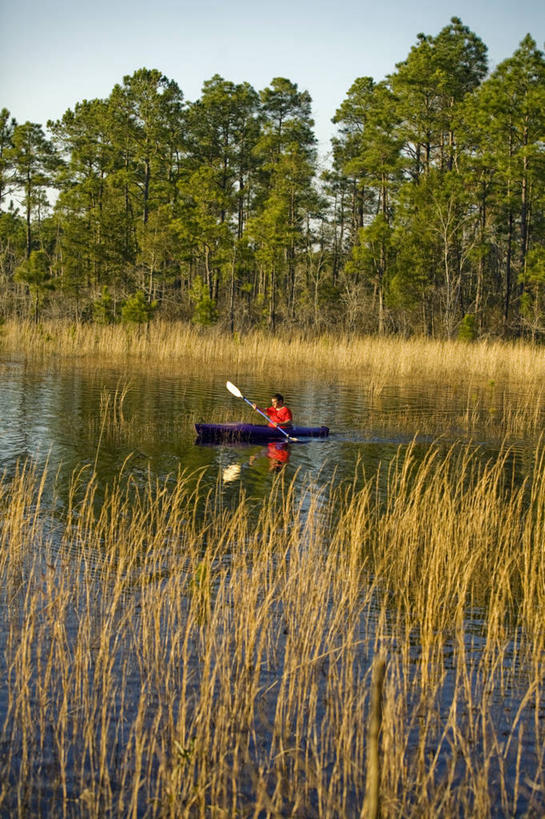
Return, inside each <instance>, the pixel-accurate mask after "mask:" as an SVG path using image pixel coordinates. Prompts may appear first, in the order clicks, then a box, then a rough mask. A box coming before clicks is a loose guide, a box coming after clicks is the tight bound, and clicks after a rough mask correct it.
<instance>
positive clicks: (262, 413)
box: [225, 381, 298, 441]
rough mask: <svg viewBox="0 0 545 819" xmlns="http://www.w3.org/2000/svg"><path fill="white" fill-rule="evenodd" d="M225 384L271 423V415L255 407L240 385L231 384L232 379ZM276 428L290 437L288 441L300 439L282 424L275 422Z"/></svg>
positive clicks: (231, 391)
mask: <svg viewBox="0 0 545 819" xmlns="http://www.w3.org/2000/svg"><path fill="white" fill-rule="evenodd" d="M225 386H226V387H227V389H228V390H229V392H230V393H231V395H234V396H235V398H242V400H243V401H246V403H247V404H248V406H250V407H251V408H252V409H255V411H256V412H258V413H259V414H260V415H262V416H263V418H265V419H266V420H267V421H268V422H269V423H270V422H271V419H270V418H269V416H268V415H265V413H264V412H262V411H261V410H260V409H259V407H255V406H254V403H253V401H250V400H249V399H248V398H246V396H244V395H242V393H241V391H240V390H239V388H238V387H235V385H234V384H231V382H230V381H226V383H225ZM273 423H274V422H273ZM274 428H275V429H278V430H280V432H281V433H282V435H285V436H286V438H287V439H288V441H297V440H298V438H294V437H293V436H292V435H288V433H287V432H286V430H285V429H282V427H281V426H279V425H278V424H275V425H274Z"/></svg>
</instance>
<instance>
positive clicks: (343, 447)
mask: <svg viewBox="0 0 545 819" xmlns="http://www.w3.org/2000/svg"><path fill="white" fill-rule="evenodd" d="M227 379H229V380H232V381H234V382H235V383H236V384H237V385H238V386H239V388H240V389H241V390H242V391H243V392H244V393H245V394H246V395H247V396H248V397H249V398H251V399H252V400H255V401H256V402H258V403H259V404H260V405H262V406H267V404H268V399H269V397H270V395H271V394H272V393H273V392H276V391H281V392H283V393H284V395H285V398H286V403H288V404H289V406H290V407H291V409H292V411H293V414H294V418H295V421H296V423H298V424H301V425H322V424H325V425H327V426H328V427H329V428H330V430H331V435H330V437H329V438H328V439H327V440H311V441H308V442H303V443H293V444H290V445H289V446H288V447H280V448H278V447H276V446H273V447H268V446H259V445H222V446H212V445H200V444H199V443H198V442H197V441H196V435H195V430H194V423H195V422H196V421H199V420H203V421H238V420H245V421H255V422H259V420H260V419H259V417H258V416H257V415H256V414H255V413H253V412H252V410H251V409H250V408H249V407H247V406H246V405H245V404H244V403H243V402H242V401H240V400H237V399H235V398H233V396H231V395H230V393H228V392H227V390H226V388H225V382H226V380H227ZM505 398H506V394H504V393H503V392H502V391H501V388H500V387H497V386H495V385H494V386H493V387H492V386H490V385H481V386H479V387H474V386H468V385H467V384H458V385H437V384H426V383H403V384H395V383H394V384H387V383H385V384H382V385H380V388H377V386H376V385H369V384H367V383H366V382H365V380H363V379H361V378H345V379H344V380H337V381H335V382H333V381H332V382H327V381H324V379H323V378H322V377H318V376H315V375H313V373H309V372H306V373H304V374H300V373H299V374H295V373H292V372H278V373H271V374H270V376H269V377H267V378H256V377H255V376H253V375H252V373H250V372H246V373H244V372H242V373H229V372H215V373H212V372H206V373H202V372H201V373H196V372H194V373H190V374H182V373H180V372H176V371H174V369H173V371H172V372H166V371H164V370H162V371H161V372H154V370H153V367H152V366H150V368H149V369H147V370H146V369H144V370H142V368H141V367H139V368H138V369H135V370H134V371H131V370H127V369H122V368H106V367H103V366H97V367H92V366H89V365H88V364H86V365H84V364H82V363H80V362H74V363H73V364H72V365H71V366H69V365H67V364H66V362H65V363H63V364H62V366H61V365H60V364H57V363H56V362H55V361H50V362H48V363H47V364H38V363H31V362H28V361H25V360H23V359H17V358H4V359H3V360H2V359H0V470H1V471H3V472H5V473H6V474H7V475H8V476H9V475H11V474H13V473H14V471H15V470H16V467H17V463H18V462H19V463H20V462H22V461H25V460H29V461H30V462H31V463H33V464H36V465H37V467H38V468H39V471H40V469H41V468H42V467H43V466H45V465H46V464H48V474H49V480H48V485H47V492H48V493H50V497H52V496H53V491H55V497H56V502H57V503H58V504H59V505H60V506H61V507H62V506H63V504H64V503H65V502H67V500H66V494H67V489H68V485H69V482H70V478H71V476H72V474H73V473H74V472H75V471H77V470H80V469H81V468H82V467H85V466H87V467H88V468H89V470H94V471H95V473H96V475H97V479H98V487H99V490H98V493H97V496H98V498H99V499H100V496H101V493H102V492H103V491H104V489H105V488H106V486H108V484H110V483H111V481H112V479H113V478H114V477H115V476H116V475H118V474H119V471H120V469H121V467H122V466H123V465H125V466H124V468H125V470H126V471H127V472H128V473H130V474H131V476H132V477H133V478H135V479H136V480H137V481H138V480H139V478H140V477H141V480H142V483H144V482H145V481H146V480H147V479H148V476H149V474H150V473H151V474H152V475H154V476H158V477H159V478H161V479H164V478H166V477H167V476H169V475H175V474H176V473H177V472H178V470H179V469H180V468H182V469H185V470H188V471H189V472H191V473H195V475H199V476H200V478H201V480H202V483H203V485H204V486H207V485H208V486H216V487H218V486H219V489H220V492H221V493H222V496H223V497H224V498H225V500H226V502H228V501H229V499H232V500H233V502H236V499H237V497H238V496H239V492H240V489H241V488H242V489H244V491H245V492H246V494H248V495H250V496H251V497H252V498H258V499H259V498H260V497H264V496H265V495H266V494H267V493H268V491H269V489H270V487H271V485H272V483H273V481H274V480H275V477H276V475H277V474H278V472H279V471H281V472H282V473H283V474H284V475H286V477H287V478H289V479H291V478H294V479H295V481H296V486H297V485H299V484H300V485H301V487H303V485H304V484H305V479H306V478H308V477H311V478H312V480H313V481H314V482H315V483H316V484H318V485H319V484H321V483H323V484H328V483H330V482H331V481H342V480H345V479H346V480H352V478H353V476H354V473H355V470H356V469H357V470H358V474H360V475H363V474H365V476H366V477H373V476H376V475H377V474H378V476H379V479H378V486H379V491H380V490H381V489H382V491H384V492H385V490H386V481H387V471H388V464H389V463H390V462H391V461H392V460H393V459H394V458H395V457H396V455H397V454H398V453H399V451H400V450H403V449H404V448H406V447H408V446H409V445H412V444H413V443H414V445H415V452H416V455H417V457H418V456H419V455H420V456H421V457H424V456H425V455H426V453H427V452H428V451H429V449H430V447H436V448H439V449H444V450H445V451H447V450H448V449H449V448H450V447H451V446H453V445H455V446H458V445H459V446H463V445H466V444H467V445H469V446H471V447H472V448H474V449H475V451H476V453H477V456H478V458H481V459H482V460H483V461H489V460H490V459H494V458H495V457H496V456H497V454H498V453H499V452H500V449H501V446H502V439H503V438H504V436H503V430H502V423H501V417H499V415H500V410H499V408H501V406H503V405H504V404H505ZM536 442H537V441H536V436H533V435H527V436H520V435H518V436H517V435H515V434H511V435H510V436H508V439H507V443H508V444H509V446H510V452H509V456H508V457H507V458H506V462H505V463H506V466H505V468H506V470H509V472H510V473H511V474H512V475H514V480H515V481H516V482H521V481H522V480H523V479H524V478H526V477H528V475H529V474H530V470H531V468H532V466H531V465H532V464H533V462H534V458H533V455H534V452H535V447H536ZM196 479H197V478H195V480H196ZM75 559H77V556H76V557H75ZM485 627H486V624H484V623H483V621H482V613H481V612H479V611H476V612H474V613H473V614H472V613H470V612H468V620H467V623H466V628H467V633H468V635H469V634H472V633H473V634H474V635H475V636H474V640H473V641H472V643H471V648H472V650H477V651H478V645H479V640H480V639H481V635H482V634H484V631H485ZM3 637H4V635H2V634H0V644H2V645H3V644H4V639H3ZM449 651H452V653H453V655H454V654H455V647H454V643H452V644H451V643H449V641H448V640H447V641H446V644H445V652H446V653H445V656H447V655H448V653H449ZM414 654H415V658H416V657H417V656H418V646H416V645H415V646H414ZM506 657H509V651H508V652H507V653H506ZM415 662H416V660H415ZM445 669H446V676H445V683H444V696H445V706H444V707H445V713H447V711H448V708H449V699H448V698H449V696H450V694H449V691H450V690H451V688H453V687H454V685H455V678H456V674H457V671H456V667H455V663H453V664H452V667H449V662H448V660H447V661H445ZM449 675H451V677H450V676H449ZM136 688H137V686H136ZM521 691H524V689H523V688H521ZM519 705H520V697H519V692H517V691H514V692H511V694H510V695H509V696H508V697H506V698H505V701H503V700H502V698H499V699H498V702H497V707H498V709H500V710H501V709H503V708H504V707H505V709H506V711H505V715H502V714H501V713H500V717H499V725H500V727H501V726H502V725H503V724H504V722H503V720H504V717H505V730H506V731H507V730H509V729H510V722H509V714H510V713H514V712H516V710H517V708H518V707H519ZM541 711H542V713H541V717H540V719H545V712H543V708H542V709H541ZM508 712H509V713H508ZM4 716H5V714H3V713H2V707H1V703H0V718H3V717H4ZM414 730H416V728H415V729H414ZM539 735H540V729H538V727H537V724H536V725H535V726H534V727H533V728H532V727H529V728H528V729H527V732H526V735H525V739H524V743H525V744H524V755H525V757H526V758H527V759H528V760H531V761H532V764H531V771H532V776H533V777H534V779H535V771H536V765H538V764H539V762H536V760H538V759H539V753H540V751H539V749H538V748H537V747H536V742H537V739H536V738H537V737H538V736H539ZM513 748H514V746H513ZM447 755H448V748H445V758H446V757H447ZM510 761H512V754H511V757H509V762H510ZM440 769H441V766H439V770H440ZM492 803H493V805H495V806H496V807H497V809H498V815H499V814H500V813H501V810H500V807H499V806H500V801H499V794H495V795H494V796H493V798H492ZM528 804H529V803H528V801H525V800H524V799H523V798H520V801H519V810H518V811H517V812H521V813H524V810H525V806H527V805H528Z"/></svg>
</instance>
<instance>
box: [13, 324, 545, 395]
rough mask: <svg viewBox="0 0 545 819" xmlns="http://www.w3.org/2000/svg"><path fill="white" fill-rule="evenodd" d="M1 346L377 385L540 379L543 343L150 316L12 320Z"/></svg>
mask: <svg viewBox="0 0 545 819" xmlns="http://www.w3.org/2000/svg"><path fill="white" fill-rule="evenodd" d="M1 344H2V346H3V348H4V349H6V350H11V351H16V352H18V353H25V354H28V355H31V354H34V355H46V356H48V355H52V354H55V355H58V354H63V355H70V356H77V357H78V358H85V357H88V358H92V359H93V360H94V362H95V364H96V365H100V363H101V362H102V363H107V362H109V361H111V360H112V359H114V358H124V357H127V356H130V357H131V359H134V360H137V359H140V360H141V362H142V364H143V365H144V366H150V365H151V364H153V365H157V366H158V365H159V364H160V363H161V362H163V363H167V364H168V365H169V366H173V365H175V364H176V365H178V366H180V367H182V368H184V367H188V366H190V364H192V363H193V364H196V365H198V366H202V365H203V364H214V365H215V366H216V367H217V366H218V365H219V364H221V363H225V362H228V363H229V365H230V366H231V367H235V369H236V366H237V364H238V365H239V366H241V367H242V366H245V365H247V364H248V363H251V365H252V368H253V369H254V370H255V371H257V372H263V371H266V370H268V369H269V368H270V367H271V366H277V365H281V366H291V365H299V366H301V365H308V366H310V367H312V368H313V369H314V370H319V371H331V372H335V371H351V372H354V371H355V372H357V373H361V374H362V375H366V376H368V375H371V376H373V382H372V383H373V387H374V388H375V389H377V390H380V388H381V385H383V384H384V383H385V382H386V381H387V380H391V379H392V377H395V378H411V377H414V376H418V377H420V378H426V379H427V378H431V379H437V377H440V378H442V379H445V378H448V379H454V378H462V379H464V381H465V383H468V379H471V381H473V382H474V383H477V384H489V385H490V386H491V387H493V386H494V384H495V383H496V382H497V381H501V382H507V381H514V382H517V383H519V382H520V383H521V384H525V385H527V386H529V387H530V386H533V385H535V384H538V383H539V384H540V386H541V385H542V383H543V378H544V377H545V357H544V356H543V351H542V348H541V347H539V346H537V345H533V344H529V343H522V342H520V343H514V342H512V343H511V342H510V343H504V342H500V341H493V342H489V341H479V342H475V343H465V342H456V341H438V340H432V339H426V338H411V339H401V338H397V337H383V338H379V337H371V336H366V337H346V336H333V335H322V336H319V337H316V338H312V337H311V338H307V337H305V336H304V335H297V334H296V333H292V334H290V335H289V336H286V335H284V334H279V335H271V334H270V333H267V332H259V331H253V332H251V333H248V334H245V335H238V334H235V335H234V336H231V335H228V334H225V333H220V332H219V331H216V330H215V329H213V328H212V329H198V328H195V327H193V326H191V325H188V324H182V323H165V322H159V321H158V322H153V323H151V324H150V325H149V327H147V328H145V329H141V330H136V329H132V330H131V329H127V328H126V327H123V326H121V325H109V326H99V325H95V324H69V323H65V322H61V321H58V322H49V323H44V324H40V325H35V324H32V323H26V322H15V321H7V322H6V323H5V325H4V327H3V329H2V337H1Z"/></svg>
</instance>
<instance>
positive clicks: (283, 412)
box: [265, 407, 293, 427]
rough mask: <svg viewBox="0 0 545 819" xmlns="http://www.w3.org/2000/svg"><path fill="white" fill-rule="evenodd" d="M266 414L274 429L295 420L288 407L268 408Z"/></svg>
mask: <svg viewBox="0 0 545 819" xmlns="http://www.w3.org/2000/svg"><path fill="white" fill-rule="evenodd" d="M265 412H266V413H267V415H268V416H269V418H270V419H271V423H270V424H269V426H270V427H274V426H275V424H282V425H283V424H289V423H290V422H291V421H292V420H293V415H292V414H291V410H290V409H288V407H267V409H266V410H265Z"/></svg>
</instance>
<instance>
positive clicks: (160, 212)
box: [0, 18, 545, 339]
mask: <svg viewBox="0 0 545 819" xmlns="http://www.w3.org/2000/svg"><path fill="white" fill-rule="evenodd" d="M333 122H334V123H336V125H337V134H336V136H335V137H334V138H333V140H332V150H331V160H330V161H329V162H328V163H327V167H326V168H325V169H324V168H320V167H319V161H318V157H317V150H316V138H315V135H314V131H313V120H312V112H311V97H310V95H309V93H308V92H307V91H301V90H300V89H299V88H298V87H297V85H296V84H295V83H294V82H292V81H290V80H288V79H285V78H276V79H274V80H272V82H271V84H270V86H269V87H267V88H265V89H263V90H261V91H256V90H255V89H254V88H253V87H252V86H251V85H250V84H248V83H241V84H235V83H233V82H229V81H227V80H225V79H223V78H222V77H220V76H218V75H216V76H214V77H212V79H210V80H208V81H207V82H205V83H204V85H203V88H202V93H201V96H200V98H199V99H198V100H196V101H195V102H188V101H186V100H184V97H183V94H182V91H181V89H180V88H179V86H178V85H177V83H176V82H175V81H173V80H171V79H168V78H167V77H165V76H163V75H162V74H161V72H160V71H158V70H148V69H146V68H142V69H140V70H138V71H136V72H135V73H134V74H133V75H132V76H126V77H124V79H123V82H122V83H121V84H119V85H116V86H115V87H114V88H113V90H112V92H111V94H110V96H109V97H108V98H107V99H93V100H84V101H82V102H80V103H78V104H77V105H76V106H75V108H74V109H73V110H68V111H67V112H66V113H65V114H64V116H63V117H62V119H61V120H59V121H54V122H53V121H50V122H48V123H47V129H44V128H43V127H42V126H41V125H40V124H37V123H32V122H26V123H23V124H18V123H17V122H16V121H15V120H14V119H13V118H12V117H11V115H10V112H8V111H7V110H6V109H4V110H3V111H2V112H1V115H0V208H1V210H0V293H1V298H0V315H2V316H3V317H12V316H19V317H27V316H29V315H32V316H33V317H34V318H35V319H36V320H39V318H40V317H41V316H47V317H57V316H58V317H67V318H70V319H72V320H76V321H99V322H110V321H118V320H125V321H132V322H144V321H149V320H150V319H151V317H152V316H153V315H154V314H155V313H159V314H160V315H162V316H163V317H165V318H172V319H175V318H181V319H186V320H188V319H191V320H193V321H195V322H197V323H200V324H213V323H220V324H221V325H223V326H224V327H225V328H226V329H229V330H230V331H231V332H236V331H242V330H244V329H245V328H248V327H251V326H259V325H261V326H265V327H269V328H270V329H271V331H275V330H276V329H280V328H282V329H284V330H289V328H293V327H297V328H300V329H302V330H308V331H318V332H319V331H323V330H329V329H334V328H339V329H342V330H343V331H348V332H365V333H367V332H372V333H403V334H411V333H425V334H429V335H434V336H447V337H453V336H461V337H465V338H475V337H478V336H483V335H502V336H518V335H528V336H531V337H532V338H536V339H538V338H540V337H542V336H543V334H544V333H545V217H544V206H545V56H544V54H543V52H542V51H541V50H540V49H539V48H538V47H537V45H536V43H535V41H534V40H533V39H532V37H531V36H530V35H528V36H526V37H525V38H524V40H523V41H522V42H521V44H520V46H519V47H518V48H517V49H516V51H515V52H514V54H513V56H512V57H510V58H509V59H507V60H505V61H504V62H502V63H501V64H500V65H498V66H497V67H496V68H495V69H494V70H493V71H492V72H491V73H489V69H488V60H487V48H486V46H485V45H484V43H483V42H482V41H481V39H480V38H479V37H478V36H477V35H476V34H474V33H473V32H471V31H470V30H469V29H468V28H467V27H466V26H464V25H463V24H462V22H461V21H460V20H459V19H458V18H452V20H451V22H450V23H449V25H447V26H446V27H445V28H443V29H442V30H441V31H440V32H439V33H438V34H437V35H436V36H430V35H424V34H419V35H418V37H417V40H416V43H415V45H414V46H413V47H412V48H411V50H410V53H409V55H408V56H407V58H406V59H405V60H404V61H403V62H400V63H398V64H397V65H396V66H395V71H394V72H393V73H392V74H391V75H390V76H388V77H387V78H386V79H385V80H384V81H382V82H375V81H374V80H373V79H372V78H371V77H360V78H358V79H356V80H355V82H354V84H353V85H352V87H351V88H350V89H349V91H348V93H347V95H346V98H345V99H344V100H343V101H342V103H341V104H340V106H339V108H338V110H337V112H336V114H335V116H334V118H333Z"/></svg>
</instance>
